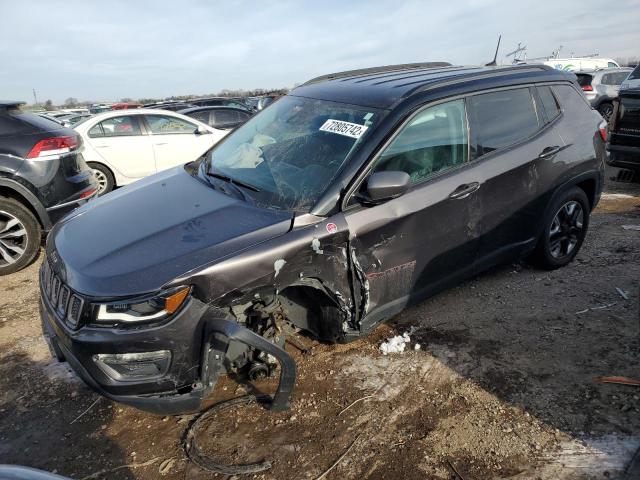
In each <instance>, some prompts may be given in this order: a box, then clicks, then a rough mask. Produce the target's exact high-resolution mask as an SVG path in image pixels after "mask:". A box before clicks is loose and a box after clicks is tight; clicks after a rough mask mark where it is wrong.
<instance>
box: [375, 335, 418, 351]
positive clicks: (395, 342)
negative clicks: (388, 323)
mask: <svg viewBox="0 0 640 480" xmlns="http://www.w3.org/2000/svg"><path fill="white" fill-rule="evenodd" d="M410 341H411V337H410V336H409V334H408V333H407V332H405V333H403V334H402V335H396V336H395V337H391V338H387V341H386V342H382V345H380V351H381V352H382V354H383V355H388V354H389V353H402V352H404V349H405V348H406V346H407V344H408V343H409V342H410Z"/></svg>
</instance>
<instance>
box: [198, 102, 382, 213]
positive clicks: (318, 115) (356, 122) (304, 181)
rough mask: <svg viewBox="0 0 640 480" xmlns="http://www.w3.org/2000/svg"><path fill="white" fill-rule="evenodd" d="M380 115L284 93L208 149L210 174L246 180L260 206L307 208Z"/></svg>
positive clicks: (246, 190)
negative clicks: (285, 95) (215, 145)
mask: <svg viewBox="0 0 640 480" xmlns="http://www.w3.org/2000/svg"><path fill="white" fill-rule="evenodd" d="M380 117H381V113H380V111H379V110H373V109H370V108H364V107H355V106H352V105H347V104H341V103H336V102H328V101H321V100H314V99H309V98H301V97H294V96H287V97H283V98H281V99H280V100H278V101H277V102H275V103H274V104H273V105H272V106H270V107H269V108H268V109H266V110H264V111H263V112H262V113H260V114H259V115H257V116H256V117H254V118H253V119H252V120H250V121H249V122H247V123H246V124H244V125H243V126H242V127H240V128H239V129H238V130H237V131H235V132H234V133H233V134H232V135H231V136H230V137H229V138H228V139H226V140H225V141H224V142H222V143H221V144H220V145H219V146H218V147H216V148H215V149H213V150H212V151H211V153H210V154H209V157H208V162H209V163H208V164H209V170H208V173H209V175H212V176H213V175H216V174H217V175H218V176H224V177H227V178H230V179H231V181H232V182H234V183H235V184H237V185H240V186H241V187H243V185H244V189H243V193H245V194H247V195H248V196H250V197H251V198H252V199H253V200H254V201H255V202H256V203H257V204H259V205H263V206H268V207H272V208H279V209H284V210H296V211H302V210H308V209H309V208H311V207H312V206H313V205H314V203H315V202H316V201H317V200H318V198H319V196H320V194H321V193H322V192H323V191H324V189H325V188H326V187H327V186H328V185H329V184H330V182H331V180H332V179H333V178H334V177H335V175H336V173H338V171H339V170H340V168H341V167H342V165H343V164H344V163H345V160H346V159H347V158H348V157H349V155H350V154H351V153H352V152H353V151H354V150H355V149H356V148H357V147H358V145H359V144H360V142H361V141H362V139H363V138H364V137H365V136H366V135H367V133H368V131H369V130H370V129H371V128H372V127H373V126H374V125H375V124H377V123H378V122H379V120H380Z"/></svg>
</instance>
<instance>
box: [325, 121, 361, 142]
mask: <svg viewBox="0 0 640 480" xmlns="http://www.w3.org/2000/svg"><path fill="white" fill-rule="evenodd" d="M367 128H369V127H367V126H365V125H358V124H357V123H351V122H343V121H342V120H332V119H331V118H330V119H329V120H327V121H326V122H324V125H322V126H321V127H320V131H322V132H330V133H337V134H338V135H344V136H345V137H351V138H360V137H361V136H362V135H363V134H364V132H366V131H367Z"/></svg>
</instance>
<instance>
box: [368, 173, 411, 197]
mask: <svg viewBox="0 0 640 480" xmlns="http://www.w3.org/2000/svg"><path fill="white" fill-rule="evenodd" d="M410 184H411V177H410V176H409V174H408V173H406V172H375V173H374V174H372V175H371V176H370V177H369V180H367V193H366V198H363V200H365V201H366V202H370V203H380V202H384V201H386V200H391V199H392V198H397V197H399V196H400V195H402V194H404V193H405V192H406V191H407V190H408V189H409V185H410Z"/></svg>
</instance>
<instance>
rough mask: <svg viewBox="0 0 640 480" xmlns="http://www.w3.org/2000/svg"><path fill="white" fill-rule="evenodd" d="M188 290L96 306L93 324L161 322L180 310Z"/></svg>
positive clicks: (180, 289) (172, 291)
mask: <svg viewBox="0 0 640 480" xmlns="http://www.w3.org/2000/svg"><path fill="white" fill-rule="evenodd" d="M190 290H191V288H190V287H177V288H172V289H170V290H167V291H164V292H162V293H160V294H157V295H155V296H150V297H141V298H136V299H132V300H127V301H123V302H113V303H102V304H98V305H97V307H98V308H97V310H98V313H97V314H96V317H95V323H98V324H108V325H115V324H118V323H122V324H137V323H147V322H158V321H161V320H163V319H165V318H167V317H168V316H170V315H171V314H173V313H175V312H177V311H178V309H180V307H181V306H182V305H183V304H184V302H185V301H186V299H187V298H188V297H189V291H190Z"/></svg>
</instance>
